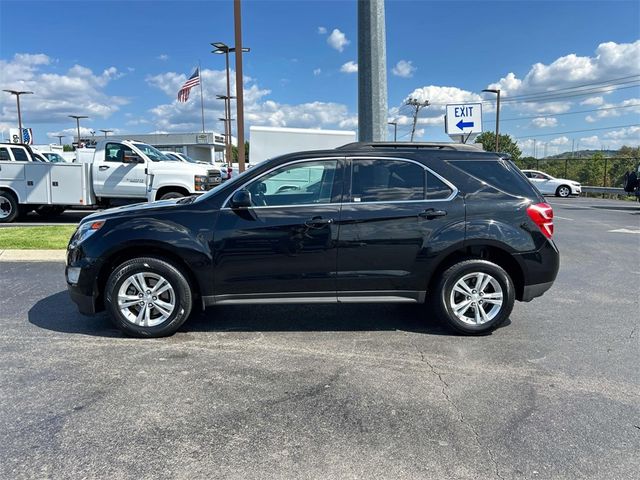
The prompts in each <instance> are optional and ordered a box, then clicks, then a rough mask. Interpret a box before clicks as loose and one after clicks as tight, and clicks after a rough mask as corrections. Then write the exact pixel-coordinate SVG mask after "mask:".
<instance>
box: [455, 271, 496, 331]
mask: <svg viewBox="0 0 640 480" xmlns="http://www.w3.org/2000/svg"><path fill="white" fill-rule="evenodd" d="M503 300H504V294H503V291H502V287H501V286H500V283H498V281H497V280H496V279H495V278H494V277H492V276H491V275H489V274H488V273H484V272H474V273H469V274H467V275H464V276H463V277H462V278H460V279H459V280H458V281H457V282H456V283H455V285H454V286H453V289H452V290H451V295H450V296H449V306H450V307H451V311H452V312H453V314H454V315H455V316H456V317H457V318H458V319H459V320H460V321H462V322H464V323H466V324H468V325H482V324H484V323H487V322H490V321H491V320H493V319H494V318H495V317H496V316H497V315H498V314H499V313H500V310H501V309H502V302H503Z"/></svg>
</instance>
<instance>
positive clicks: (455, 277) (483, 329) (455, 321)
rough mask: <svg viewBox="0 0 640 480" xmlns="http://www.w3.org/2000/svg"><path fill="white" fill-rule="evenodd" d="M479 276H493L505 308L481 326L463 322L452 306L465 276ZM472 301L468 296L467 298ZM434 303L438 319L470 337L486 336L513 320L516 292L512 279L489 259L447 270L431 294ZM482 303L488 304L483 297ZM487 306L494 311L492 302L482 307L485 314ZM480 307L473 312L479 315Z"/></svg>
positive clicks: (466, 263) (462, 264) (473, 261)
mask: <svg viewBox="0 0 640 480" xmlns="http://www.w3.org/2000/svg"><path fill="white" fill-rule="evenodd" d="M475 273H483V274H489V275H490V276H491V277H492V278H493V279H494V280H495V281H496V282H497V283H498V285H499V286H500V288H501V290H502V295H503V298H502V305H501V306H500V308H499V310H497V311H496V314H495V316H494V317H493V318H492V319H490V320H489V321H487V322H485V323H480V324H477V325H474V324H470V323H467V322H464V321H462V320H461V319H460V318H458V317H457V316H456V314H455V313H454V312H453V307H452V306H451V293H452V291H453V288H454V286H455V285H456V283H457V282H458V281H459V280H461V279H462V278H463V277H465V275H470V274H475ZM489 289H492V287H489ZM474 292H475V290H474ZM474 295H475V294H474ZM469 298H470V297H467V299H469ZM431 301H432V305H433V307H434V309H435V311H436V314H437V315H438V317H439V318H440V319H441V320H442V321H444V322H445V323H446V324H448V325H449V326H450V327H452V328H453V329H455V330H456V331H458V332H461V333H464V334H467V335H482V334H486V333H489V332H491V331H492V330H495V329H496V328H497V327H499V326H500V325H501V324H502V323H504V321H505V320H507V318H509V315H510V314H511V311H512V310H513V304H514V302H515V289H514V286H513V281H512V280H511V277H509V274H507V272H505V271H504V269H502V268H501V267H500V266H498V265H496V264H495V263H492V262H489V261H487V260H476V259H471V260H464V261H461V262H459V263H456V264H455V265H452V266H451V267H449V268H448V269H447V270H445V272H444V273H443V274H442V277H441V278H440V280H439V281H438V283H437V284H436V287H435V289H434V291H433V292H432V294H431ZM480 301H481V302H484V301H483V300H481V298H480ZM487 307H489V309H491V308H492V307H490V306H489V302H487V303H485V305H484V307H481V308H483V309H484V310H485V313H486V308H487ZM476 308H478V307H472V312H473V313H475V311H476ZM463 313H464V312H463ZM489 313H490V312H489Z"/></svg>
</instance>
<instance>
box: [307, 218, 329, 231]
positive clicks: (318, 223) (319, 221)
mask: <svg viewBox="0 0 640 480" xmlns="http://www.w3.org/2000/svg"><path fill="white" fill-rule="evenodd" d="M332 223H333V218H322V217H313V218H311V219H309V220H307V221H306V222H304V224H305V225H306V226H307V227H311V228H320V227H324V226H325V225H331V224H332Z"/></svg>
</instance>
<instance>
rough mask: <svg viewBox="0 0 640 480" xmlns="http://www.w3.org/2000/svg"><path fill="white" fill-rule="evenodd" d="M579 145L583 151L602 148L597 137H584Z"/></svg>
mask: <svg viewBox="0 0 640 480" xmlns="http://www.w3.org/2000/svg"><path fill="white" fill-rule="evenodd" d="M579 145H580V148H581V149H584V148H596V147H597V148H600V147H601V146H602V143H600V139H599V138H598V136H597V135H591V136H589V137H582V138H581V139H580V140H579Z"/></svg>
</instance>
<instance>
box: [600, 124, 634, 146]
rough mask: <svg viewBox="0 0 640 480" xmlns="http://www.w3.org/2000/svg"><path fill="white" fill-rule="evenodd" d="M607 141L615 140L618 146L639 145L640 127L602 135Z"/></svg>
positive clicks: (626, 128)
mask: <svg viewBox="0 0 640 480" xmlns="http://www.w3.org/2000/svg"><path fill="white" fill-rule="evenodd" d="M604 137H605V138H606V139H607V140H615V141H616V142H617V144H618V145H620V146H622V145H634V146H635V145H640V127H625V128H621V129H620V130H612V131H610V132H607V133H605V134H604Z"/></svg>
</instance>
